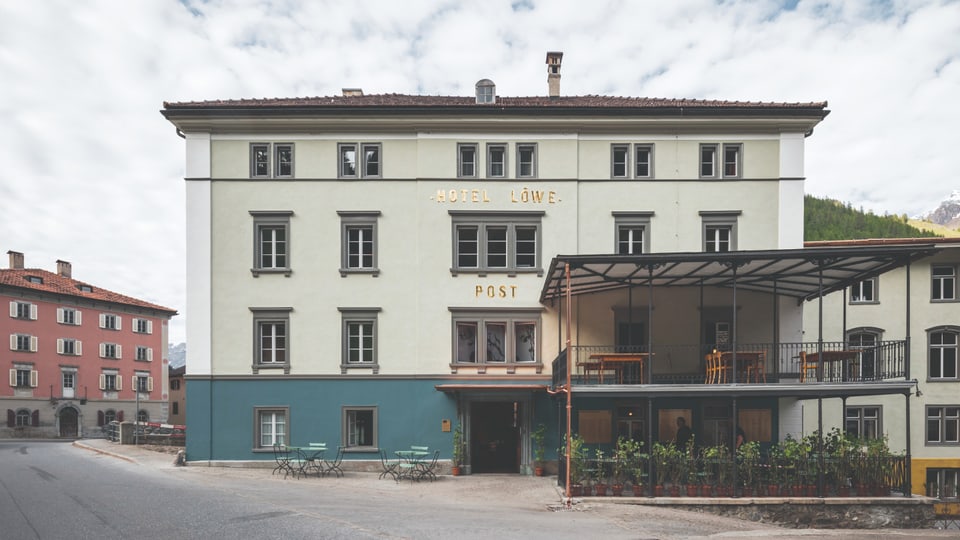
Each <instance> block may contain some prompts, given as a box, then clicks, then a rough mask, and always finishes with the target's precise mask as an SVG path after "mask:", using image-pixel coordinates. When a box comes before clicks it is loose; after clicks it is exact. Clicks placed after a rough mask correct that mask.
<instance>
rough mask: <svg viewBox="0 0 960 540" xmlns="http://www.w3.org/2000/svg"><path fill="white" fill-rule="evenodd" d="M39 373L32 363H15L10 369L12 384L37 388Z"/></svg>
mask: <svg viewBox="0 0 960 540" xmlns="http://www.w3.org/2000/svg"><path fill="white" fill-rule="evenodd" d="M37 376H38V373H37V371H36V370H34V369H33V366H32V365H30V364H14V366H13V369H11V370H10V386H13V387H16V388H36V386H37Z"/></svg>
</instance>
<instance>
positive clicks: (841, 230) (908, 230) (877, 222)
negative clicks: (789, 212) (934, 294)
mask: <svg viewBox="0 0 960 540" xmlns="http://www.w3.org/2000/svg"><path fill="white" fill-rule="evenodd" d="M804 205H805V208H804V226H803V239H804V240H805V241H814V240H858V239H863V238H928V237H929V238H933V237H939V236H940V235H938V234H935V233H932V232H930V231H922V230H920V229H917V228H915V227H913V226H912V225H910V224H909V223H907V216H906V215H903V216H878V215H875V214H873V213H871V212H864V211H863V209H860V210H856V209H854V208H853V207H851V206H850V205H849V204H845V203H842V202H840V201H835V200H833V199H818V198H816V197H813V196H811V195H807V196H805V197H804Z"/></svg>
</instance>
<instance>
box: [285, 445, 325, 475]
mask: <svg viewBox="0 0 960 540" xmlns="http://www.w3.org/2000/svg"><path fill="white" fill-rule="evenodd" d="M287 448H289V449H290V451H292V452H296V454H297V457H296V458H295V459H291V460H290V461H291V464H293V465H295V466H296V472H297V475H298V476H299V475H304V476H305V475H308V474H316V475H317V477H318V478H319V477H320V476H322V474H323V469H324V466H323V453H324V452H326V451H327V445H326V444H323V443H310V444H309V445H308V446H288V447H287Z"/></svg>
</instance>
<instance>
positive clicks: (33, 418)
mask: <svg viewBox="0 0 960 540" xmlns="http://www.w3.org/2000/svg"><path fill="white" fill-rule="evenodd" d="M30 423H31V424H33V427H40V409H35V410H34V411H33V414H31V415H30Z"/></svg>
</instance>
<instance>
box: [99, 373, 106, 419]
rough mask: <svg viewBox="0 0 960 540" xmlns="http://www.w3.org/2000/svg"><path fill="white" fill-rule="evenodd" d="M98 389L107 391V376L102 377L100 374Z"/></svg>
mask: <svg viewBox="0 0 960 540" xmlns="http://www.w3.org/2000/svg"><path fill="white" fill-rule="evenodd" d="M100 389H101V390H106V389H107V376H106V375H104V374H103V373H101V374H100ZM100 425H101V426H102V425H103V424H100Z"/></svg>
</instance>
